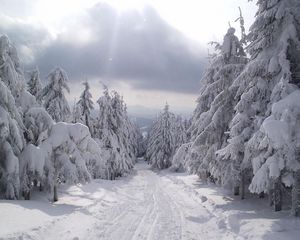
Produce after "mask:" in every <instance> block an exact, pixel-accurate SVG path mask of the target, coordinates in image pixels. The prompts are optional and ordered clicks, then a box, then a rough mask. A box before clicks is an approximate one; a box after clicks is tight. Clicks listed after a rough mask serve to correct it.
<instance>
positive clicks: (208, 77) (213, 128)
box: [188, 28, 247, 185]
mask: <svg viewBox="0 0 300 240" xmlns="http://www.w3.org/2000/svg"><path fill="white" fill-rule="evenodd" d="M234 33H235V29H234V28H229V29H228V32H227V34H226V35H225V37H224V41H223V44H222V45H221V46H220V50H221V51H220V52H217V53H216V54H215V55H214V56H213V58H212V62H211V65H210V67H209V68H208V70H207V71H206V73H205V75H204V77H203V79H202V88H201V90H200V96H199V98H198V100H197V102H198V104H197V107H196V109H195V111H194V114H193V117H192V124H191V127H190V129H189V132H190V135H191V141H192V147H191V149H190V151H192V152H193V153H192V154H190V155H191V159H190V160H189V161H188V165H189V169H190V171H192V172H194V173H197V174H198V175H200V176H201V177H203V179H206V178H207V177H208V176H212V177H213V178H214V179H216V180H218V181H219V182H220V183H222V184H224V185H225V184H229V178H228V175H229V173H228V172H229V171H230V169H228V166H229V164H228V160H222V159H217V156H216V151H218V150H220V149H221V148H222V147H224V146H225V145H226V144H227V142H226V141H227V138H228V135H227V134H226V132H227V131H228V128H229V123H230V121H231V120H232V118H233V115H234V109H233V108H234V106H235V103H236V101H237V98H238V97H237V96H236V88H235V87H232V83H233V81H234V80H235V79H236V78H237V77H238V76H239V74H240V73H241V71H242V70H243V68H244V67H245V64H246V63H247V59H246V58H245V57H244V51H243V48H242V44H241V43H240V41H239V39H238V38H237V37H236V36H235V35H234Z"/></svg>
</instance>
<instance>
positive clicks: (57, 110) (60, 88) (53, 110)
mask: <svg viewBox="0 0 300 240" xmlns="http://www.w3.org/2000/svg"><path fill="white" fill-rule="evenodd" d="M48 81H49V83H48V85H47V86H45V87H44V88H43V90H42V92H41V97H42V99H43V100H44V107H45V109H46V110H47V112H48V113H49V114H50V116H51V117H52V118H53V119H54V120H55V121H56V122H60V121H68V120H69V117H70V108H69V104H68V102H67V100H66V98H65V95H64V90H66V91H67V92H70V89H69V86H68V84H67V82H68V76H67V74H66V72H65V71H64V70H63V69H61V68H58V67H57V68H55V69H54V70H52V71H51V72H50V73H49V75H48Z"/></svg>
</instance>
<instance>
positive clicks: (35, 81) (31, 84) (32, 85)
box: [27, 67, 42, 102]
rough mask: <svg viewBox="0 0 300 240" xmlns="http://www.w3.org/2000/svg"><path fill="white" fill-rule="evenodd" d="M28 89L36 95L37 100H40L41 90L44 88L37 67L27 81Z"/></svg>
mask: <svg viewBox="0 0 300 240" xmlns="http://www.w3.org/2000/svg"><path fill="white" fill-rule="evenodd" d="M27 87H28V91H29V92H30V93H31V94H32V95H33V96H35V97H36V99H37V101H39V102H40V99H39V98H40V92H41V90H42V83H41V80H40V72H39V69H38V68H37V67H36V68H35V69H34V70H33V71H32V72H31V74H30V79H29V81H28V83H27Z"/></svg>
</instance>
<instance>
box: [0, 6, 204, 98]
mask: <svg viewBox="0 0 300 240" xmlns="http://www.w3.org/2000/svg"><path fill="white" fill-rule="evenodd" d="M0 1H1V0H0ZM4 25H5V24H0V31H1V32H2V31H3V30H5V31H4V32H5V33H7V34H8V35H9V37H10V38H11V39H13V41H14V42H16V43H17V44H20V45H22V46H23V48H24V46H25V47H27V49H25V48H24V54H23V55H24V56H26V54H28V53H30V51H28V48H29V49H33V50H32V53H31V55H32V57H31V58H30V59H32V62H31V64H27V66H28V67H29V66H31V65H38V66H39V68H40V70H41V73H42V76H45V75H46V74H47V73H48V72H49V71H50V70H51V69H52V68H53V67H55V66H57V65H59V66H62V67H63V68H64V69H65V70H66V71H67V73H68V75H69V78H70V81H71V82H72V81H73V82H79V81H82V80H83V78H88V79H97V78H99V79H100V78H101V79H106V80H107V81H109V82H112V83H114V82H117V81H123V82H126V83H128V84H130V85H131V86H132V88H133V89H151V90H164V91H173V92H186V93H195V92H197V91H198V89H199V82H200V79H201V76H202V73H203V69H204V66H205V63H206V60H205V59H206V58H205V57H206V56H205V54H204V52H205V51H203V49H201V48H199V47H198V46H196V45H195V44H194V43H192V42H190V41H189V40H188V39H186V38H185V37H184V36H183V35H182V34H181V33H180V32H178V31H177V30H176V29H174V28H172V27H171V26H170V25H168V24H167V23H166V22H165V21H164V20H163V19H162V18H161V17H160V16H159V15H158V14H157V13H156V12H155V10H154V9H153V8H151V7H145V8H144V10H143V11H138V10H129V11H126V12H118V11H116V10H115V9H114V8H112V7H111V6H110V5H108V4H106V3H99V4H97V5H95V6H94V7H92V8H90V9H88V10H86V11H85V12H84V13H83V14H82V15H80V16H77V17H74V18H70V19H66V25H65V28H64V30H62V31H61V32H60V33H59V34H58V35H57V36H56V38H55V39H52V38H51V37H50V34H49V33H48V32H47V30H46V29H43V28H39V27H36V26H30V25H28V24H25V23H20V22H13V23H11V24H8V25H6V27H5V26H4ZM41 43H43V44H41ZM36 49H38V50H36ZM25 50H26V51H25ZM30 59H29V60H30ZM29 60H28V61H29ZM28 61H27V62H28Z"/></svg>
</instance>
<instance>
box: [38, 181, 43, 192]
mask: <svg viewBox="0 0 300 240" xmlns="http://www.w3.org/2000/svg"><path fill="white" fill-rule="evenodd" d="M39 190H40V192H41V191H43V185H42V183H41V182H40V187H39Z"/></svg>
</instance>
